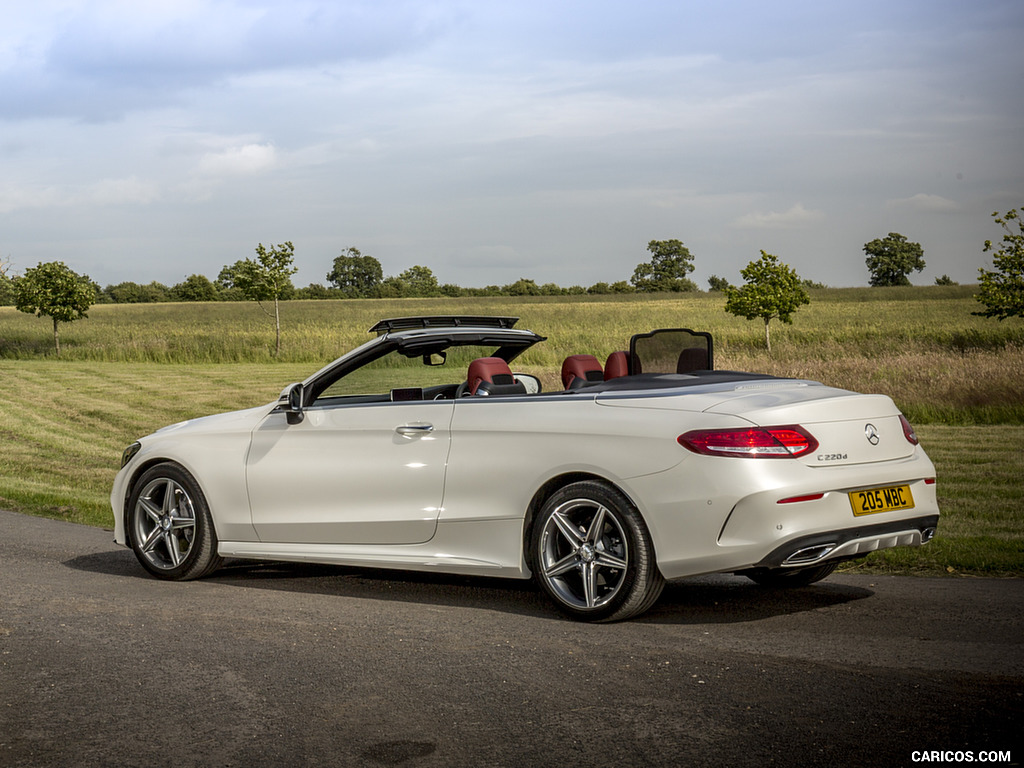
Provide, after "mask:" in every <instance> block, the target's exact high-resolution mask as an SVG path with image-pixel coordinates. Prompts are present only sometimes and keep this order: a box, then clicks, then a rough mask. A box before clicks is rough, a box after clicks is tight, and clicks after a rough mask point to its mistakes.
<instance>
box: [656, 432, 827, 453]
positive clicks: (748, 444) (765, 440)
mask: <svg viewBox="0 0 1024 768" xmlns="http://www.w3.org/2000/svg"><path fill="white" fill-rule="evenodd" d="M676 440H677V442H678V443H679V444H680V445H681V446H683V447H684V448H687V449H689V450H691V451H693V452H694V453H700V454H704V455H705V456H734V457H736V458H742V459H791V458H795V457H797V456H803V455H804V454H807V453H811V452H812V451H814V450H815V449H816V448H817V447H818V441H817V440H815V439H814V437H813V436H812V435H811V433H810V432H808V431H807V430H806V429H804V428H803V427H800V426H796V425H790V426H785V427H741V428H739V429H695V430H693V431H691V432H687V433H686V434H685V435H680V436H679V437H678V438H676Z"/></svg>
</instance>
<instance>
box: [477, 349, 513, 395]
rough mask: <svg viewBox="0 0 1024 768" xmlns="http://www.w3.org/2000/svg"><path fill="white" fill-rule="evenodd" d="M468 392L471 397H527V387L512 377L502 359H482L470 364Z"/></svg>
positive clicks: (510, 371)
mask: <svg viewBox="0 0 1024 768" xmlns="http://www.w3.org/2000/svg"><path fill="white" fill-rule="evenodd" d="M466 384H467V389H466V391H467V392H468V393H469V394H471V395H525V394H526V387H525V386H524V385H522V384H520V383H519V382H518V381H516V380H515V378H514V377H513V376H512V370H511V369H510V368H509V367H508V363H506V362H505V361H504V360H502V359H501V358H500V357H480V358H477V359H476V360H474V361H473V362H472V363H470V364H469V373H468V374H467V375H466Z"/></svg>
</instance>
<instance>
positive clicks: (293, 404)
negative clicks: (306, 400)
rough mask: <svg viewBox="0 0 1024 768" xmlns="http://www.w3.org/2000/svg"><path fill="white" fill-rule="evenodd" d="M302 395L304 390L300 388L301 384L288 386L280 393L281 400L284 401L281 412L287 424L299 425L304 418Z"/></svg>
mask: <svg viewBox="0 0 1024 768" xmlns="http://www.w3.org/2000/svg"><path fill="white" fill-rule="evenodd" d="M304 395H305V388H304V387H303V386H302V382H297V383H295V384H289V385H288V386H287V387H285V388H284V391H283V392H282V393H281V400H283V401H284V404H283V410H284V412H285V414H286V416H287V418H288V423H289V424H301V423H302V420H303V419H304V418H305V415H304V414H303V413H302V408H303V402H302V401H303V397H304Z"/></svg>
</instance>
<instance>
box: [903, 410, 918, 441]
mask: <svg viewBox="0 0 1024 768" xmlns="http://www.w3.org/2000/svg"><path fill="white" fill-rule="evenodd" d="M900 424H902V425H903V436H904V437H905V438H907V442H908V443H910V444H911V445H917V443H918V439H917V433H916V432H915V431H914V428H913V427H912V426H911V425H910V422H909V421H907V417H906V416H904V415H903V414H902V413H901V414H900Z"/></svg>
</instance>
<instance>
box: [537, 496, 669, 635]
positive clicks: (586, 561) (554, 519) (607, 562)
mask: <svg viewBox="0 0 1024 768" xmlns="http://www.w3.org/2000/svg"><path fill="white" fill-rule="evenodd" d="M530 554H531V558H530V559H531V562H532V563H533V566H534V571H535V574H534V575H535V578H536V579H537V582H538V584H540V586H541V588H542V589H543V590H544V591H545V592H546V593H547V594H548V595H549V596H550V597H551V598H552V599H553V600H554V602H555V605H557V606H558V608H559V609H560V610H561V611H562V612H563V613H565V614H567V615H568V616H571V617H572V618H574V619H578V620H581V621H621V620H623V619H628V618H632V617H634V616H639V615H640V614H641V613H643V612H644V611H646V610H648V609H649V608H650V607H651V606H652V605H654V602H655V601H656V600H657V599H658V596H659V595H660V594H661V590H662V588H663V587H664V585H665V580H664V578H663V577H662V575H661V573H660V572H659V571H658V566H657V564H656V563H655V558H654V545H653V543H652V541H651V536H650V533H649V532H648V531H647V526H646V525H645V524H644V521H643V519H642V518H641V517H640V513H639V512H638V511H637V510H636V508H635V507H634V506H633V505H632V504H631V503H630V502H629V500H628V499H626V497H625V496H623V495H622V494H621V493H620V492H619V491H617V490H616V489H614V488H612V487H611V486H608V485H606V484H604V483H601V482H597V481H589V480H588V481H583V482H578V483H572V484H571V485H567V486H566V487H564V488H562V489H560V490H558V491H556V492H555V493H554V494H552V496H551V497H550V498H549V499H548V500H547V501H546V502H545V503H544V506H543V507H542V508H541V511H540V514H539V515H538V517H537V520H536V522H535V524H534V526H533V535H532V536H531V540H530Z"/></svg>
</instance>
